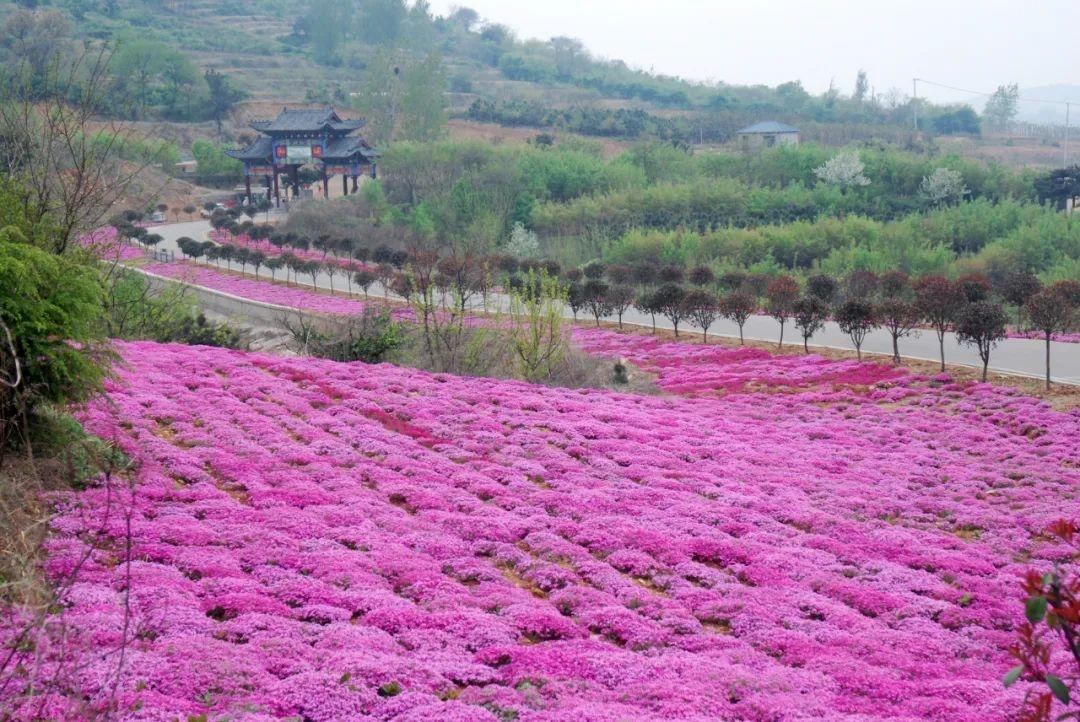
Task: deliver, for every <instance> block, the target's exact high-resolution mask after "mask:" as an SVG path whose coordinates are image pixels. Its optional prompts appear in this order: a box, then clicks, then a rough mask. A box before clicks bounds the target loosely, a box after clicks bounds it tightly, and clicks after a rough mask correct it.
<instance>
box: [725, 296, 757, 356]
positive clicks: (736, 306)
mask: <svg viewBox="0 0 1080 722" xmlns="http://www.w3.org/2000/svg"><path fill="white" fill-rule="evenodd" d="M756 310H757V299H755V298H754V297H753V296H751V295H750V294H748V293H746V292H744V291H741V290H738V291H732V292H731V293H729V294H727V295H725V296H723V297H721V298H720V314H721V315H722V316H723V317H724V318H728V319H731V320H732V321H734V322H735V324H736V325H737V326H738V327H739V345H740V346H741V345H742V344H743V343H744V341H743V326H745V325H746V321H747V319H749V318H750V316H751V315H752V314H753V313H754V311H756Z"/></svg>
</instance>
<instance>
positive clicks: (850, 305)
mask: <svg viewBox="0 0 1080 722" xmlns="http://www.w3.org/2000/svg"><path fill="white" fill-rule="evenodd" d="M834 317H835V318H836V323H837V325H839V326H840V330H841V331H843V332H844V333H846V334H847V335H848V336H849V337H850V338H851V343H852V345H854V346H855V354H856V355H857V356H858V359H859V360H860V361H862V345H863V341H864V340H866V334H868V333H870V331H872V330H873V329H874V328H875V327H876V326H877V325H878V318H877V310H876V309H875V308H874V304H873V303H872V302H870V301H868V300H866V299H864V298H850V299H848V300H847V301H844V302H843V303H841V304H840V306H839V307H837V309H836V313H835V314H834Z"/></svg>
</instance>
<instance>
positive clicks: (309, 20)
mask: <svg viewBox="0 0 1080 722" xmlns="http://www.w3.org/2000/svg"><path fill="white" fill-rule="evenodd" d="M352 20H353V18H352V2H350V0H313V2H312V3H311V4H310V6H309V8H308V12H307V14H306V15H305V16H304V18H303V21H302V24H303V26H304V28H305V30H306V31H307V34H308V38H309V39H310V41H311V48H312V54H313V56H314V58H315V62H316V63H321V64H322V65H338V64H340V63H341V53H340V51H341V46H342V44H343V43H344V42H345V39H346V37H347V33H348V31H349V27H350V24H351V22H352Z"/></svg>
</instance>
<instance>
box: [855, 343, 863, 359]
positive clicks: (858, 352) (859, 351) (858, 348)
mask: <svg viewBox="0 0 1080 722" xmlns="http://www.w3.org/2000/svg"><path fill="white" fill-rule="evenodd" d="M855 358H857V359H859V361H862V344H861V343H858V344H855Z"/></svg>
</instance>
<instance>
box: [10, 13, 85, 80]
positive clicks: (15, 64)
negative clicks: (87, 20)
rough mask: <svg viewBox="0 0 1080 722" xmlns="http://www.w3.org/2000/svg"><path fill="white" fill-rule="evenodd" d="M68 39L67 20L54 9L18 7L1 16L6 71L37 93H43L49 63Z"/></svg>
mask: <svg viewBox="0 0 1080 722" xmlns="http://www.w3.org/2000/svg"><path fill="white" fill-rule="evenodd" d="M70 42H71V23H70V22H69V21H68V19H67V18H66V17H65V16H64V15H63V13H60V12H57V11H56V10H44V11H37V12H34V11H31V10H26V9H18V10H15V11H14V12H12V13H11V14H9V15H8V16H7V17H6V18H5V19H4V24H3V27H2V28H0V50H2V51H3V55H4V61H5V65H6V66H7V71H8V72H10V73H11V74H12V75H16V76H21V77H19V82H20V84H21V85H22V86H23V87H24V88H25V89H26V90H28V91H29V92H30V94H31V95H37V94H39V93H42V92H45V91H46V90H47V87H48V84H49V83H48V78H47V76H48V75H49V73H50V71H51V70H52V66H53V65H54V64H55V63H56V62H57V61H58V60H59V59H60V57H61V55H62V53H63V52H64V51H65V50H66V49H67V47H68V45H69V43H70Z"/></svg>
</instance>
